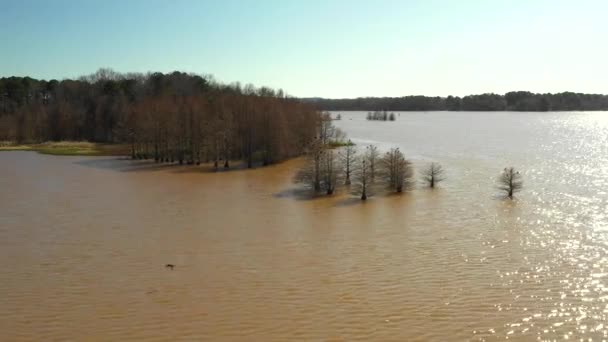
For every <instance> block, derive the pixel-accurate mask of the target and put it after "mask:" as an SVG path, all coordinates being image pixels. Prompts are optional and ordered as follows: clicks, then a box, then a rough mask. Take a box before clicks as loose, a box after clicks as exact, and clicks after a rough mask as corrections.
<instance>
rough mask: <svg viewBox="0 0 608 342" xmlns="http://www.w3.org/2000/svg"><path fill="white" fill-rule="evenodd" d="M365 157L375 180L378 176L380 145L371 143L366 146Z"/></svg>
mask: <svg viewBox="0 0 608 342" xmlns="http://www.w3.org/2000/svg"><path fill="white" fill-rule="evenodd" d="M365 159H366V160H367V162H368V163H369V174H370V179H371V181H372V182H373V181H374V180H375V178H376V166H377V163H378V160H379V159H380V152H378V147H377V146H375V145H369V146H367V147H366V148H365Z"/></svg>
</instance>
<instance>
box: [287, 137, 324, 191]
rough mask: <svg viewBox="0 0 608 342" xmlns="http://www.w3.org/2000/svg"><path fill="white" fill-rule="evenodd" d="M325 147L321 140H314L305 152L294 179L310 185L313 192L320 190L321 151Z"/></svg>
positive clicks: (322, 151)
mask: <svg viewBox="0 0 608 342" xmlns="http://www.w3.org/2000/svg"><path fill="white" fill-rule="evenodd" d="M324 152H325V147H324V146H323V144H322V143H321V140H319V139H316V140H314V141H313V142H312V143H311V144H310V146H309V147H308V150H307V152H306V161H305V163H304V166H303V167H302V168H301V169H300V170H299V171H298V173H296V176H295V179H294V181H295V182H296V183H301V184H304V185H305V186H308V187H310V188H311V189H312V190H313V191H314V192H320V191H321V182H322V168H323V153H324Z"/></svg>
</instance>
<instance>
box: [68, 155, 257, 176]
mask: <svg viewBox="0 0 608 342" xmlns="http://www.w3.org/2000/svg"><path fill="white" fill-rule="evenodd" d="M74 163H75V164H77V165H81V166H86V167H91V168H96V169H103V170H114V171H117V172H153V171H167V170H169V171H171V172H174V173H217V174H221V173H232V172H235V171H241V172H243V171H251V170H256V169H259V168H262V166H261V165H254V167H253V168H248V167H247V164H246V163H238V162H235V163H232V164H231V165H230V167H229V168H224V166H223V165H220V167H219V168H218V169H217V170H216V169H215V168H214V167H213V165H212V164H201V165H193V164H179V163H155V162H154V161H150V160H133V159H131V158H129V157H111V158H99V157H96V158H94V159H85V160H79V161H75V162H74Z"/></svg>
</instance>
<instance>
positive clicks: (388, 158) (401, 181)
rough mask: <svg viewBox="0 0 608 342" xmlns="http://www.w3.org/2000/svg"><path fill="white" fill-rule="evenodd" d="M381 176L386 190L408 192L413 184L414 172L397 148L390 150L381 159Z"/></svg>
mask: <svg viewBox="0 0 608 342" xmlns="http://www.w3.org/2000/svg"><path fill="white" fill-rule="evenodd" d="M382 167H383V174H384V176H385V180H386V183H387V185H388V188H389V189H391V190H393V191H395V192H403V191H404V190H409V189H411V188H412V187H413V184H414V170H413V168H412V164H411V162H410V161H408V160H407V159H405V156H404V155H403V153H401V151H399V149H398V148H392V149H391V150H390V151H388V152H386V154H385V155H384V157H383V158H382Z"/></svg>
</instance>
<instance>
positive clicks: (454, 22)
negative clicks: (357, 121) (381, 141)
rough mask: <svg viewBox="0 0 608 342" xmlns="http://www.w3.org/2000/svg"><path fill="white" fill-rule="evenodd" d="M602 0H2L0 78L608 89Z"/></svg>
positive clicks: (318, 92) (325, 92)
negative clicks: (129, 76)
mask: <svg viewBox="0 0 608 342" xmlns="http://www.w3.org/2000/svg"><path fill="white" fill-rule="evenodd" d="M607 16H608V1H603V0H597V1H585V0H582V1H581V0H579V1H562V0H546V1H545V0H528V1H525V0H511V1H506V0H502V1H498V0H496V1H492V0H486V1H482V0H479V1H475V0H452V1H447V0H446V1H439V0H437V1H433V0H426V1H414V0H412V1H407V0H401V1H383V0H376V1H372V0H369V1H363V0H360V1H357V0H336V1H332V0H299V1H295V0H234V1H232V0H229V1H226V0H217V1H205V0H174V1H171V0H165V1H160V0H98V1H92V0H69V1H68V0H40V1H34V0H0V76H11V75H18V76H25V75H29V76H32V77H35V78H44V79H51V78H56V79H62V78H69V77H76V76H79V75H82V74H89V73H92V72H94V71H95V70H97V69H98V68H100V67H110V68H113V69H115V70H117V71H121V72H127V71H139V72H147V71H162V72H169V71H173V70H180V71H188V72H195V73H208V74H213V75H214V76H215V78H216V79H218V80H220V81H224V82H233V81H241V82H243V83H249V82H251V83H254V84H256V85H267V86H272V87H275V88H283V89H285V90H286V91H287V92H288V93H290V94H292V95H295V96H323V97H356V96H367V95H370V96H402V95H410V94H423V95H448V94H453V95H466V94H471V93H483V92H497V93H504V92H506V91H510V90H530V91H535V92H558V91H565V90H572V91H580V92H590V93H608V19H607V18H608V17H607Z"/></svg>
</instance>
